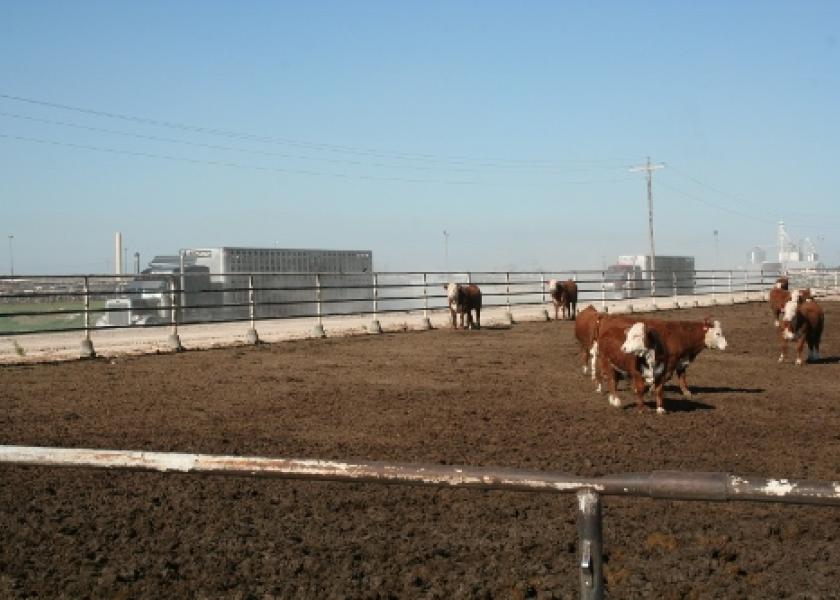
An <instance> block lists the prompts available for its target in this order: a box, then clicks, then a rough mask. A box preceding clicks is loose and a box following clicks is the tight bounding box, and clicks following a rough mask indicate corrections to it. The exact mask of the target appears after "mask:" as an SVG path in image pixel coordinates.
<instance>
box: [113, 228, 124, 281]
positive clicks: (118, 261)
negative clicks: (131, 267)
mask: <svg viewBox="0 0 840 600" xmlns="http://www.w3.org/2000/svg"><path fill="white" fill-rule="evenodd" d="M114 259H115V260H114V274H115V275H122V272H123V253H122V234H121V233H120V232H119V231H118V232H117V236H116V239H115V240H114Z"/></svg>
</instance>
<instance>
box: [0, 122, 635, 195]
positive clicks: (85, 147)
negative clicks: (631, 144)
mask: <svg viewBox="0 0 840 600" xmlns="http://www.w3.org/2000/svg"><path fill="white" fill-rule="evenodd" d="M0 138H6V139H10V140H18V141H23V142H30V143H34V144H42V145H49V146H58V147H66V148H75V149H79V150H89V151H92V152H104V153H108V154H117V155H126V156H136V157H141V158H152V159H159V160H169V161H178V162H186V163H191V164H199V165H210V166H217V167H229V168H235V169H252V170H257V171H267V172H277V173H287V174H293V175H310V176H316V177H336V178H341V179H362V180H368V181H389V182H399V183H434V184H444V185H489V186H494V187H501V186H503V185H505V184H498V183H487V182H482V181H477V180H443V179H441V180H435V179H410V178H406V177H382V176H376V175H349V174H346V173H331V172H325V171H311V170H306V169H288V168H282V167H266V166H259V165H249V164H244V163H237V162H230V161H221V160H203V159H195V158H188V157H183V156H169V155H166V154H155V153H152V152H140V151H135V150H122V149H118V148H104V147H101V146H89V145H86V144H76V143H72V142H59V141H55V140H45V139H38V138H30V137H25V136H18V135H11V134H7V133H2V132H0ZM619 181H623V180H622V179H604V180H584V181H552V182H551V184H552V185H588V184H597V183H616V182H619ZM507 185H511V186H513V185H515V186H516V187H517V188H522V187H534V185H533V184H525V185H522V184H507ZM540 187H541V186H540Z"/></svg>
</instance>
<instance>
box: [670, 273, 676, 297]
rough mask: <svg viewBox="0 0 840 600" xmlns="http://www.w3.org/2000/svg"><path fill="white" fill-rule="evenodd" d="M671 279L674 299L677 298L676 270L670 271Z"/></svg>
mask: <svg viewBox="0 0 840 600" xmlns="http://www.w3.org/2000/svg"><path fill="white" fill-rule="evenodd" d="M671 280H672V283H673V286H674V300H676V299H677V272H676V271H671Z"/></svg>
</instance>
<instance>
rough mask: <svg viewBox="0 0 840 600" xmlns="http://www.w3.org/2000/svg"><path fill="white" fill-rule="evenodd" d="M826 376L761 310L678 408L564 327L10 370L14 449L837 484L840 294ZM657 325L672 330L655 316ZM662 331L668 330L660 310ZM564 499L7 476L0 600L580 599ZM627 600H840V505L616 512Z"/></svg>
mask: <svg viewBox="0 0 840 600" xmlns="http://www.w3.org/2000/svg"><path fill="white" fill-rule="evenodd" d="M823 306H824V308H825V310H826V322H827V324H828V325H827V329H826V332H825V335H824V343H823V356H824V360H823V361H822V362H821V363H819V364H809V365H806V366H803V367H796V366H794V365H793V363H792V360H790V361H789V362H787V363H786V364H782V365H780V364H778V363H777V362H776V358H777V356H778V348H777V339H776V333H775V331H774V329H773V327H772V323H771V322H770V314H769V310H767V307H766V306H765V305H764V304H757V303H756V304H743V305H735V306H726V307H716V308H714V309H709V308H705V309H692V310H684V311H679V312H676V313H672V314H670V315H668V316H669V317H674V318H700V317H702V316H704V315H706V314H713V315H714V316H716V317H717V318H720V319H721V320H722V321H723V325H724V332H725V334H726V336H727V339H728V341H729V344H730V347H729V349H728V350H727V351H726V352H715V351H711V350H706V351H704V352H703V353H702V354H701V355H700V356H699V358H698V359H697V361H696V362H695V364H694V365H693V366H692V367H691V368H690V369H689V382H690V384H691V386H692V389H693V390H694V392H695V396H694V398H693V399H692V400H690V401H686V400H682V399H681V398H680V396H679V393H678V391H677V390H676V388H675V387H673V386H671V387H669V388H668V389H667V392H666V408H667V409H668V411H669V412H668V414H666V415H662V416H660V415H657V414H655V412H654V411H653V410H652V409H650V408H649V409H648V410H647V411H646V412H644V413H639V412H638V411H637V410H636V409H635V408H634V407H633V406H632V402H631V397H630V394H629V392H628V390H626V389H623V390H622V392H621V394H622V397H623V400H624V402H625V406H626V408H624V409H616V408H613V407H611V406H609V405H608V403H607V400H606V397H605V396H599V395H597V394H595V392H594V391H593V387H592V385H591V383H590V381H589V379H588V378H585V377H584V376H583V375H582V374H581V372H580V368H579V364H578V359H577V348H576V344H575V343H574V340H573V334H572V324H571V323H565V322H554V321H552V322H550V323H522V324H516V325H514V326H513V327H512V328H501V327H499V328H485V329H482V330H481V331H470V332H464V331H450V330H435V331H430V332H416V333H394V334H387V333H386V334H385V335H381V336H367V337H354V338H345V339H326V340H305V341H294V342H285V343H276V344H268V345H262V346H258V347H239V348H228V349H217V350H208V351H191V352H185V353H181V354H177V355H151V356H132V357H125V358H117V359H113V360H110V359H109V360H93V361H83V362H68V363H56V364H38V365H18V366H8V365H4V366H2V367H0V425H2V427H0V443H2V444H16V445H37V446H62V447H87V448H121V449H131V450H157V451H178V452H201V453H214V454H236V455H259V456H270V457H301V458H303V457H311V458H323V459H328V458H334V459H351V458H358V459H370V460H383V461H400V462H430V463H441V464H468V465H483V466H505V467H520V468H528V469H543V470H551V471H558V472H565V473H570V474H579V475H603V474H611V473H622V472H633V471H651V470H656V469H676V470H693V471H726V472H731V473H736V474H758V475H765V476H772V477H788V478H804V479H822V480H838V479H840V384H838V380H840V356H838V355H840V348H838V342H837V340H838V335H837V333H836V332H837V331H838V330H837V325H836V323H838V322H840V303H838V302H824V303H823ZM660 315H661V314H660ZM660 315H657V316H660ZM573 503H574V497H573V496H554V495H545V494H529V493H516V492H481V491H476V490H452V489H437V488H421V487H403V486H384V485H375V484H342V483H320V482H301V481H297V482H294V481H282V480H265V479H248V478H234V477H202V476H191V475H163V474H149V473H127V472H111V473H106V472H103V471H90V470H79V469H47V468H24V467H10V466H5V467H0V536H2V549H0V598H6V597H10V598H34V597H38V598H59V597H63V598H103V597H107V598H162V597H168V598H174V597H179V598H183V597H193V598H257V599H262V598H271V597H281V598H328V597H329V598H333V597H341V598H385V597H387V598H462V597H463V598H529V597H536V598H574V597H577V593H578V575H577V570H576V557H577V554H576V552H577V533H576V528H575V513H574V505H573ZM604 503H605V508H604V545H605V553H606V564H605V576H606V582H607V595H608V596H609V597H612V598H654V597H655V598H788V597H789V598H826V597H837V595H838V594H840V509H838V508H829V507H809V506H783V505H775V504H760V503H703V502H676V501H662V500H648V499H632V498H622V499H619V498H612V497H607V498H605V499H604Z"/></svg>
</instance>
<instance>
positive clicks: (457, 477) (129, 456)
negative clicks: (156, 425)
mask: <svg viewBox="0 0 840 600" xmlns="http://www.w3.org/2000/svg"><path fill="white" fill-rule="evenodd" d="M0 464H11V465H23V466H55V467H77V468H78V467H84V468H104V469H128V470H140V471H158V472H175V473H193V474H208V475H210V474H214V475H248V476H259V477H276V478H287V479H308V480H321V481H353V482H372V483H392V484H410V485H436V486H453V487H473V488H480V489H500V490H513V491H528V492H547V493H561V494H562V493H572V492H577V491H579V490H582V489H591V490H593V491H595V492H597V493H599V494H602V495H608V496H642V497H649V498H663V499H673V500H716V501H726V500H748V501H767V502H786V503H796V504H827V505H837V506H840V482H836V481H805V480H789V479H768V478H761V477H753V476H750V477H743V476H737V475H729V474H726V473H691V472H678V471H654V472H652V473H627V474H622V475H609V476H605V477H593V478H587V477H578V476H574V475H566V474H561V473H554V472H549V471H526V470H521V469H505V468H496V467H471V466H458V465H424V464H414V463H385V462H373V461H358V462H347V461H331V460H316V459H312V460H307V459H297V458H264V457H246V456H218V455H209V454H182V453H174V452H142V451H126V450H94V449H80V448H43V447H33V446H0Z"/></svg>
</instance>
